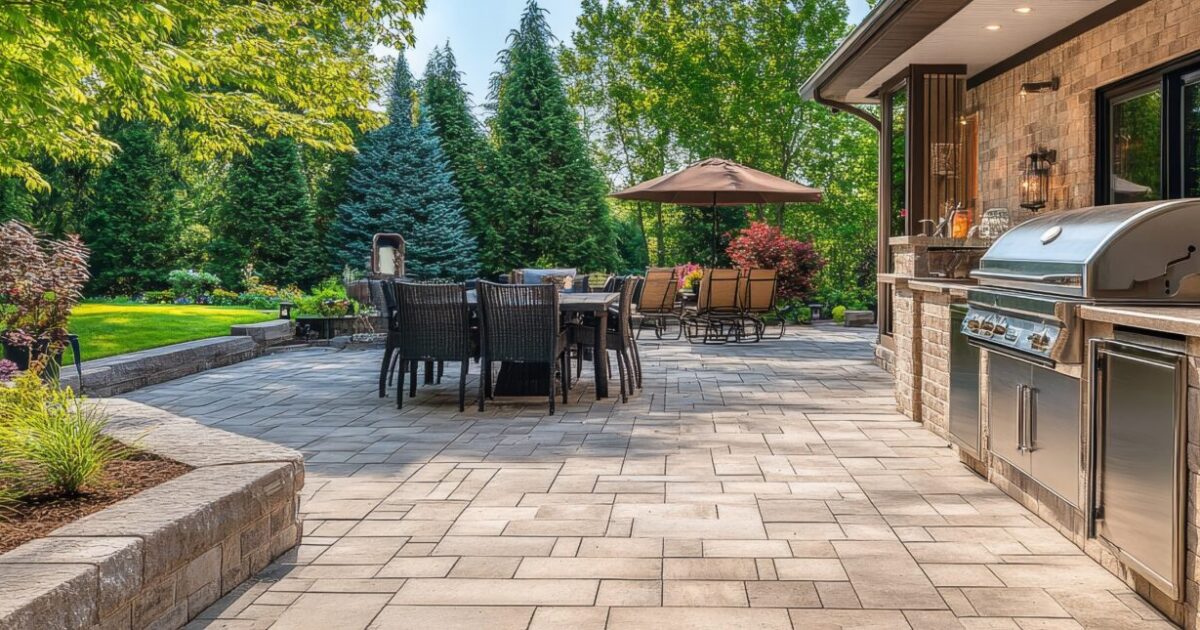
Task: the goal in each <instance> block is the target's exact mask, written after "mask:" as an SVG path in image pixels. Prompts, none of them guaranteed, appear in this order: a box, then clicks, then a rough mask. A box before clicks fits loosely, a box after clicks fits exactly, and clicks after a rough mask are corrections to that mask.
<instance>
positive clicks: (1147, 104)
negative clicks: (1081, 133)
mask: <svg viewBox="0 0 1200 630" xmlns="http://www.w3.org/2000/svg"><path fill="white" fill-rule="evenodd" d="M1098 111H1100V112H1101V113H1102V116H1101V118H1100V125H1099V126H1098V132H1099V133H1098V138H1097V146H1098V147H1099V152H1098V154H1097V169H1096V202H1097V203H1130V202H1136V201H1153V200H1155V199H1177V198H1179V197H1195V196H1200V59H1198V58H1196V57H1193V58H1191V59H1188V60H1186V61H1184V62H1180V63H1173V64H1170V65H1169V66H1166V67H1163V68H1156V69H1154V70H1152V71H1149V72H1145V73H1143V74H1141V75H1138V76H1137V77H1134V78H1132V79H1130V80H1127V81H1124V82H1122V83H1120V84H1117V85H1114V86H1111V87H1109V88H1106V89H1104V90H1101V92H1100V93H1099V107H1098Z"/></svg>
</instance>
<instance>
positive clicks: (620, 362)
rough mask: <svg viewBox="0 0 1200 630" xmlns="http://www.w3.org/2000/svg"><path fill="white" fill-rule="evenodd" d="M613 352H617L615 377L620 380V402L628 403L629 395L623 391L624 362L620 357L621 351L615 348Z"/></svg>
mask: <svg viewBox="0 0 1200 630" xmlns="http://www.w3.org/2000/svg"><path fill="white" fill-rule="evenodd" d="M614 350H616V352H617V375H618V376H619V377H620V379H621V402H623V403H624V402H628V401H629V395H628V393H627V392H626V391H625V361H624V358H623V357H622V356H621V351H620V350H618V349H615V348H614Z"/></svg>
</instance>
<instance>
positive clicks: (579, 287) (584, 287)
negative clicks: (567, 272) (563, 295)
mask: <svg viewBox="0 0 1200 630" xmlns="http://www.w3.org/2000/svg"><path fill="white" fill-rule="evenodd" d="M571 292H573V293H591V292H592V281H591V279H590V278H588V275H587V274H586V273H581V274H579V275H577V276H575V281H574V282H573V283H572V286H571Z"/></svg>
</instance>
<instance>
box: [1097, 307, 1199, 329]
mask: <svg viewBox="0 0 1200 630" xmlns="http://www.w3.org/2000/svg"><path fill="white" fill-rule="evenodd" d="M1079 315H1080V317H1082V318H1083V319H1087V320H1092V321H1097V322H1107V323H1110V324H1118V325H1122V326H1131V327H1134V328H1144V329H1147V330H1156V331H1159V332H1167V333H1174V334H1177V335H1185V336H1188V337H1200V307H1195V306H1098V305H1094V304H1093V305H1087V304H1085V305H1083V306H1080V307H1079Z"/></svg>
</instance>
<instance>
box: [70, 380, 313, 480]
mask: <svg viewBox="0 0 1200 630" xmlns="http://www.w3.org/2000/svg"><path fill="white" fill-rule="evenodd" d="M92 404H95V405H97V406H98V407H99V408H101V409H103V410H104V411H105V412H106V413H107V414H108V416H109V421H108V425H107V426H106V427H105V430H104V432H105V433H106V434H108V435H109V436H111V437H113V438H115V439H117V440H119V441H121V442H124V443H125V444H131V445H134V446H136V447H137V448H140V449H142V450H145V451H149V452H151V453H154V454H155V455H159V456H161V457H166V458H168V459H173V460H175V461H177V462H180V463H183V464H187V465H188V466H191V467H193V468H204V467H206V466H225V465H229V464H248V463H258V462H287V463H290V464H293V465H295V466H296V467H297V468H298V472H302V470H303V462H304V456H303V455H302V454H301V453H300V452H299V451H296V450H294V449H290V448H287V447H285V446H279V445H278V444H272V443H270V442H265V441H263V440H259V439H255V438H252V437H247V436H244V435H238V434H236V433H230V432H228V431H223V430H221V429H218V428H215V427H210V426H206V425H203V424H200V423H199V422H196V421H195V420H192V419H190V418H183V417H180V416H177V415H175V414H173V413H170V412H168V411H164V410H162V409H159V408H157V407H152V406H150V405H146V404H143V403H139V402H134V401H132V400H129V399H126V398H106V399H104V400H100V401H95V402H93V403H92Z"/></svg>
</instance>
